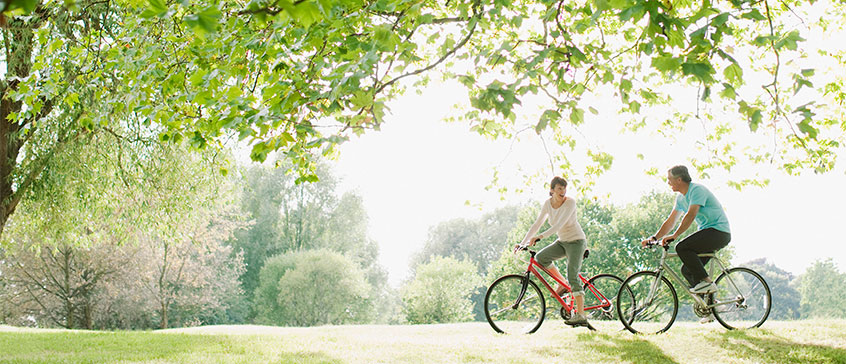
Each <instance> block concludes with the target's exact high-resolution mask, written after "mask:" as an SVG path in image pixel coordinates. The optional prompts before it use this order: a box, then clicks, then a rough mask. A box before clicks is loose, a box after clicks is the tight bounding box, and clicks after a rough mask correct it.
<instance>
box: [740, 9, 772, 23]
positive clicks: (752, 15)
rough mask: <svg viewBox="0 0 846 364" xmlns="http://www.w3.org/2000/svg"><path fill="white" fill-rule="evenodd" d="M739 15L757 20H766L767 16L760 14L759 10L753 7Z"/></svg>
mask: <svg viewBox="0 0 846 364" xmlns="http://www.w3.org/2000/svg"><path fill="white" fill-rule="evenodd" d="M740 17H741V18H743V19H751V20H757V21H761V20H767V18H766V17H765V16H763V15H761V12H760V11H758V9H755V8H752V9H751V10H749V11H747V12H745V13H743V15H741V16H740Z"/></svg>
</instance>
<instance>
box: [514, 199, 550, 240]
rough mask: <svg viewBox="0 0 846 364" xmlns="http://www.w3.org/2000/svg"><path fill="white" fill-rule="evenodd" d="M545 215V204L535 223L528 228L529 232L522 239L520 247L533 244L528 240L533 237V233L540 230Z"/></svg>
mask: <svg viewBox="0 0 846 364" xmlns="http://www.w3.org/2000/svg"><path fill="white" fill-rule="evenodd" d="M546 215H547V211H546V204H544V205H543V206H541V210H540V213H539V214H538V218H537V220H535V223H534V224H532V227H530V228H529V231H527V232H526V236H525V237H524V238H523V242H522V243H520V244H521V245H530V244H531V243H533V242H532V241H530V240H531V238H533V237H534V236H535V233H537V232H538V230H540V227H541V225H543V222H544V221H545V220H546Z"/></svg>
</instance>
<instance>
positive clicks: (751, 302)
mask: <svg viewBox="0 0 846 364" xmlns="http://www.w3.org/2000/svg"><path fill="white" fill-rule="evenodd" d="M656 245H660V243H658V242H654V243H650V244H648V246H649V247H652V246H656ZM663 248H664V249H662V250H663V252H662V254H661V261H660V263H659V265H658V269H656V270H644V271H640V272H637V273H635V274H632V275H631V276H629V277H628V278H627V279H626V280H625V281H624V282H623V285H622V286H621V287H620V291H619V292H618V293H617V315H618V317H619V318H620V321H621V322H622V323H623V325H624V326H625V327H626V329H628V330H629V331H631V332H632V333H635V334H638V333H656V334H657V333H661V332H664V331H667V330H668V329H669V328H670V326H672V325H673V322H674V321H675V320H676V314H677V313H678V310H679V299H678V295H677V294H676V289H675V288H673V285H672V284H670V280H668V279H667V277H669V278H670V279H672V280H673V281H675V282H676V284H678V285H680V286H681V287H687V286H688V285H687V282H686V281H685V280H684V279H683V278H682V277H680V276H679V274H678V273H676V272H675V271H673V269H671V268H670V266H669V265H668V264H667V261H668V260H669V259H673V258H677V257H678V254H676V253H670V252H669V249H670V248H669V246H663ZM699 256H700V257H708V258H711V259H710V261H709V262H708V264H707V265H706V270H708V271H709V275H710V276H711V277H714V276H716V274H719V276H718V277H717V279H716V280H715V281H714V283H716V285H717V292H716V293H709V294H693V293H690V292H689V291H688V290H687V288H685V289H683V290H682V291H684V292H685V293H687V294H688V295H689V296H691V297H692V298H693V302H694V303H693V310H694V312H695V313H696V315H697V316H699V317H707V316H709V315H711V314H713V315H714V318H715V319H717V321H718V322H719V323H720V324H721V325H723V326H725V328H727V329H729V330H734V329H748V328H753V327H759V326H761V324H763V323H764V321H766V320H767V316H769V315H770V308H771V307H772V296H771V294H770V287H769V286H767V282H766V281H764V278H762V277H761V275H760V274H758V273H757V272H755V271H753V270H751V269H749V268H744V267H731V268H730V267H728V266H727V265H726V264H725V263H724V262H723V261H722V260H721V259H719V258H718V257H717V256H716V255H715V254H714V253H706V254H699Z"/></svg>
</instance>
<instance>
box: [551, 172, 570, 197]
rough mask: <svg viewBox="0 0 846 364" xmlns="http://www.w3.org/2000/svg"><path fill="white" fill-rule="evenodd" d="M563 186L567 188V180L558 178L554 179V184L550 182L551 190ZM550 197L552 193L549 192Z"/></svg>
mask: <svg viewBox="0 0 846 364" xmlns="http://www.w3.org/2000/svg"><path fill="white" fill-rule="evenodd" d="M558 185H562V186H564V187H567V180H566V179H564V178H561V177H558V176H555V177H552V182H549V189H550V190H554V189H555V186H558ZM549 195H550V196H552V192H551V191H550V192H549Z"/></svg>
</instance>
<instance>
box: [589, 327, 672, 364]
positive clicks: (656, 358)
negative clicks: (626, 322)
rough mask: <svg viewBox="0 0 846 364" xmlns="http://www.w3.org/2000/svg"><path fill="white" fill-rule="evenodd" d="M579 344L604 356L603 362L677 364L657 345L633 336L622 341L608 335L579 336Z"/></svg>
mask: <svg viewBox="0 0 846 364" xmlns="http://www.w3.org/2000/svg"><path fill="white" fill-rule="evenodd" d="M578 339H579V342H580V343H582V344H583V345H585V346H586V349H588V348H589V349H590V350H591V351H595V352H597V353H599V354H600V355H602V356H603V358H602V359H601V360H602V361H607V362H613V363H632V364H641V363H643V364H659V363H667V364H677V363H676V362H675V361H674V360H673V359H672V358H670V357H669V356H667V355H666V354H664V352H663V351H661V349H660V348H659V347H657V346H655V344H653V343H651V342H649V341H646V340H643V339H640V338H638V337H637V336H631V337H630V338H628V339H621V338H618V337H614V336H611V335H608V334H579V336H578Z"/></svg>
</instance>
